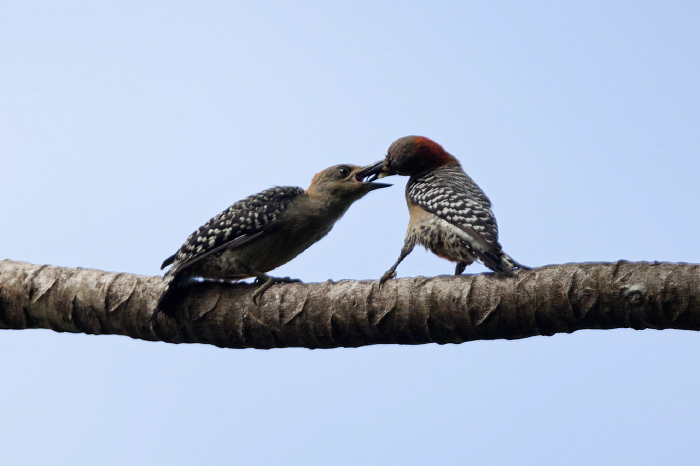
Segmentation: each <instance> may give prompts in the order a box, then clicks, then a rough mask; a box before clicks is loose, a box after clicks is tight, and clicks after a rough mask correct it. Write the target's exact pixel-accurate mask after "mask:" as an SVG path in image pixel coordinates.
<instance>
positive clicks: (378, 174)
mask: <svg viewBox="0 0 700 466" xmlns="http://www.w3.org/2000/svg"><path fill="white" fill-rule="evenodd" d="M391 175H396V172H394V171H392V170H390V169H388V168H387V167H386V166H385V165H384V160H380V161H379V162H376V163H373V164H371V165H367V166H366V167H362V168H361V169H360V170H359V171H358V172H357V175H356V176H357V179H358V180H359V181H362V180H364V179H365V178H366V179H367V180H366V181H367V182H372V181H374V180H376V179H378V178H384V177H385V176H391ZM375 184H384V183H375ZM389 186H391V185H389Z"/></svg>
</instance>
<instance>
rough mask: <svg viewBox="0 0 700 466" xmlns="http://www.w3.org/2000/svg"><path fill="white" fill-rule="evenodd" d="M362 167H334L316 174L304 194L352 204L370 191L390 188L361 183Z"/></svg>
mask: <svg viewBox="0 0 700 466" xmlns="http://www.w3.org/2000/svg"><path fill="white" fill-rule="evenodd" d="M361 168H362V167H358V166H357V165H348V164H344V165H335V166H333V167H330V168H326V169H325V170H323V171H320V172H318V173H317V174H316V175H315V176H314V178H313V180H311V185H310V186H309V188H308V189H307V190H306V192H307V193H308V194H309V196H311V197H317V198H318V197H323V198H328V199H347V200H349V201H350V202H354V201H356V200H358V199H360V198H361V197H362V196H364V195H365V194H367V193H368V192H370V191H374V190H375V189H379V188H387V187H389V186H391V185H390V184H387V183H377V182H373V181H374V180H368V181H363V178H366V176H365V177H361V176H359V174H360V170H361ZM375 179H376V178H375Z"/></svg>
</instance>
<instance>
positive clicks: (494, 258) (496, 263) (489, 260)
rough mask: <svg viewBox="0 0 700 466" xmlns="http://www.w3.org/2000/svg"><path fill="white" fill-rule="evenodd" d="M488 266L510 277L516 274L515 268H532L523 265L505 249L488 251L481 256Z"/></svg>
mask: <svg viewBox="0 0 700 466" xmlns="http://www.w3.org/2000/svg"><path fill="white" fill-rule="evenodd" d="M479 258H480V259H481V261H482V262H483V263H484V265H485V266H486V267H488V268H489V269H491V270H493V271H494V272H496V273H502V274H503V275H507V276H509V277H512V276H515V273H514V272H513V270H517V269H523V270H530V267H528V266H527V265H523V264H521V263H520V262H518V261H516V260H515V259H513V258H512V257H510V256H509V255H508V254H506V253H505V252H503V251H498V252H497V253H493V252H490V251H489V252H486V253H483V254H482V255H481V257H479Z"/></svg>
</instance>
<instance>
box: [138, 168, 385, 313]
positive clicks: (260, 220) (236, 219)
mask: <svg viewBox="0 0 700 466" xmlns="http://www.w3.org/2000/svg"><path fill="white" fill-rule="evenodd" d="M359 169H360V167H358V166H355V165H336V166H333V167H330V168H327V169H325V170H323V171H321V172H320V173H317V174H316V176H314V178H313V180H312V181H311V185H310V186H309V188H308V189H307V190H303V189H302V188H297V187H291V186H284V187H280V186H278V187H275V188H270V189H266V190H265V191H261V192H259V193H257V194H253V195H252V196H249V197H246V198H245V199H242V200H240V201H238V202H236V203H235V204H233V205H232V206H231V207H229V208H228V209H226V210H225V211H223V212H222V213H220V214H219V215H217V216H216V217H214V218H212V219H211V220H209V221H208V222H207V223H205V224H204V225H202V226H201V227H199V228H198V229H197V230H196V231H195V232H194V233H192V234H191V235H190V236H189V237H188V238H187V241H185V244H183V245H182V247H180V250H179V251H177V252H176V253H175V254H173V255H172V256H170V257H168V258H167V259H165V261H164V262H163V265H162V266H161V269H163V268H165V267H167V266H168V265H172V268H171V269H170V270H168V272H167V273H166V274H165V289H164V290H163V294H162V295H161V296H160V299H159V300H158V304H157V306H156V309H155V310H154V312H153V314H152V315H151V318H150V319H149V322H150V321H152V320H153V319H154V318H155V317H156V315H157V314H158V312H159V311H160V310H161V309H163V308H164V307H167V304H168V301H169V300H170V299H171V297H172V295H173V292H174V291H175V289H176V288H177V287H178V286H179V285H180V284H181V283H183V282H185V281H186V280H187V279H189V278H190V277H201V278H210V279H223V280H241V279H243V278H248V277H255V278H256V281H257V282H260V283H261V284H262V285H261V286H260V287H259V288H258V289H257V290H256V291H255V293H254V294H253V300H254V301H256V302H257V298H259V297H260V296H261V295H262V294H263V293H264V292H265V290H267V289H268V288H269V287H270V286H272V285H273V284H275V283H282V282H292V281H299V280H293V279H290V278H289V277H284V278H276V277H271V276H269V275H266V273H265V272H269V271H270V270H272V269H275V268H277V267H279V266H281V265H283V264H285V263H287V262H289V261H290V260H292V259H294V258H295V257H296V256H298V255H299V254H301V253H302V252H303V251H304V250H306V248H308V247H309V246H311V245H312V244H314V243H315V242H316V241H318V240H320V239H321V238H323V237H324V236H326V234H328V232H329V231H330V230H331V228H333V224H335V222H336V221H337V220H338V219H340V217H342V216H343V214H344V213H345V212H346V211H347V210H348V208H349V207H350V205H352V203H353V202H355V201H357V200H358V199H360V198H361V197H362V196H364V195H365V194H367V193H368V192H370V191H372V190H375V189H378V188H385V187H387V186H391V185H390V184H385V183H373V182H363V180H362V178H360V177H358V173H359Z"/></svg>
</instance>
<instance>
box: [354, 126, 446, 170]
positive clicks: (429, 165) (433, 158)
mask: <svg viewBox="0 0 700 466" xmlns="http://www.w3.org/2000/svg"><path fill="white" fill-rule="evenodd" d="M458 164H459V162H458V161H457V159H456V158H454V156H453V155H452V154H450V153H449V152H447V151H446V150H445V149H443V148H442V146H441V145H440V144H438V143H437V142H435V141H433V140H432V139H428V138H426V137H423V136H405V137H402V138H401V139H397V140H396V141H394V142H393V143H392V144H391V146H389V151H388V152H387V154H386V158H384V160H380V161H379V162H376V163H373V164H371V165H367V166H366V167H363V168H362V169H361V170H360V172H359V174H360V176H361V177H362V179H365V178H368V181H373V180H376V179H377V178H383V177H385V176H391V175H403V176H415V175H420V174H422V173H425V172H427V171H430V170H434V169H436V168H440V167H444V166H447V165H458Z"/></svg>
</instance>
